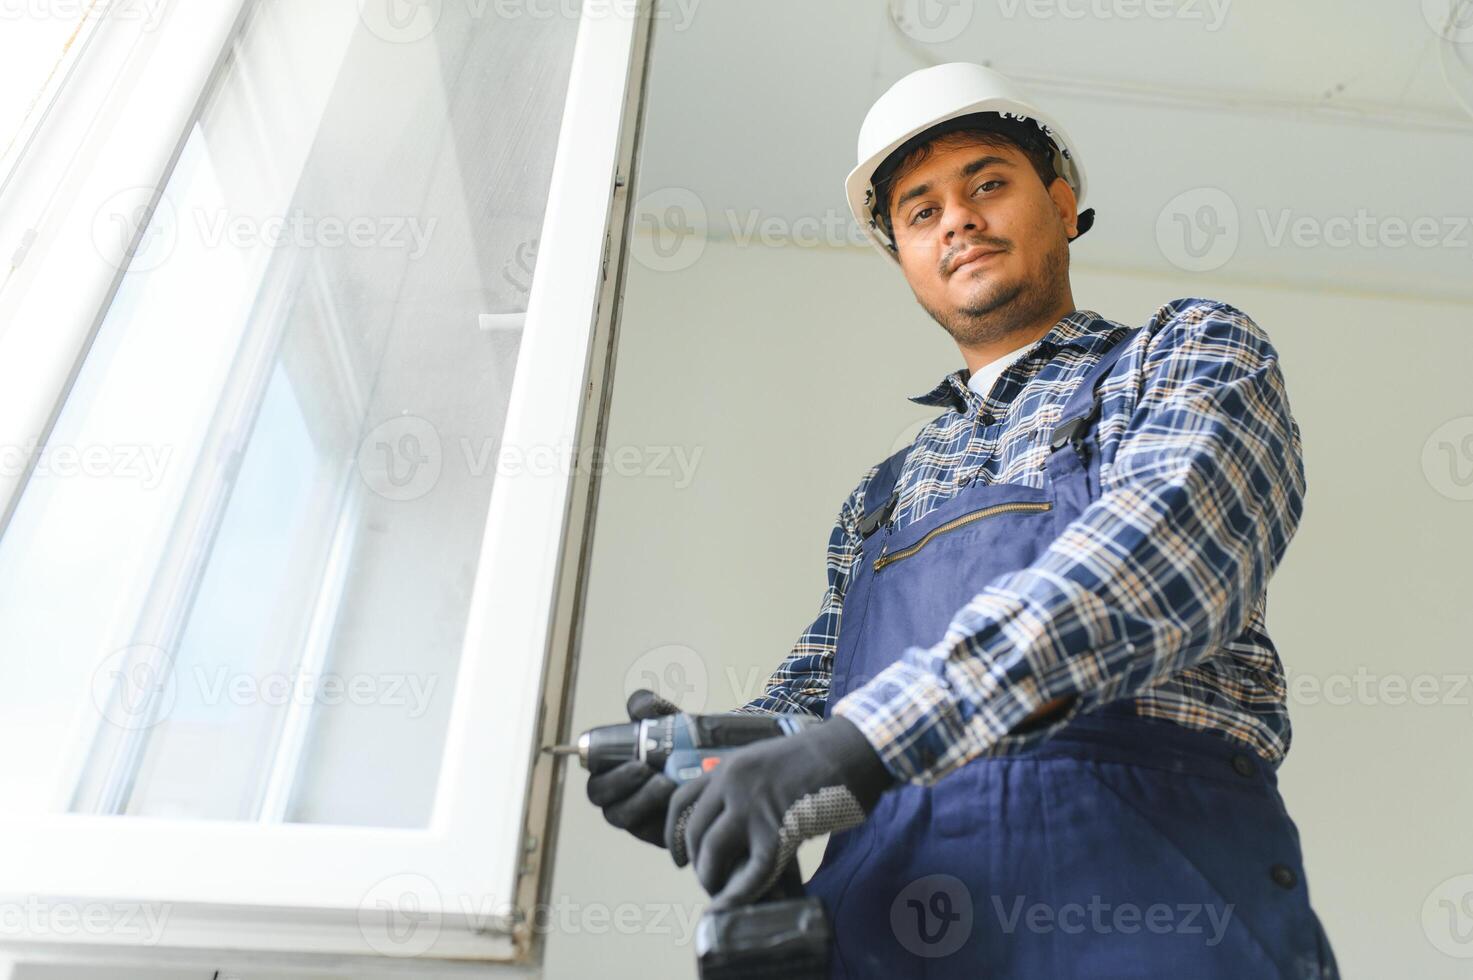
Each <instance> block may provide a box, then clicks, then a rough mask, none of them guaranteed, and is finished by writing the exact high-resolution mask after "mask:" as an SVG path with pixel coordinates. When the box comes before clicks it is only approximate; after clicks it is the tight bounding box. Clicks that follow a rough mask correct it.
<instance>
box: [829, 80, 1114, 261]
mask: <svg viewBox="0 0 1473 980" xmlns="http://www.w3.org/2000/svg"><path fill="white" fill-rule="evenodd" d="M977 112H995V113H998V114H999V115H1000V116H1002V117H1003V118H1004V119H1022V120H1028V121H1031V122H1033V123H1034V124H1035V125H1037V126H1038V128H1039V129H1040V130H1041V131H1042V133H1043V135H1044V136H1045V137H1046V138H1047V139H1048V140H1049V142H1050V143H1051V144H1052V147H1053V159H1054V172H1055V173H1057V174H1058V175H1059V176H1060V177H1063V178H1064V179H1065V180H1066V181H1068V182H1069V186H1070V187H1072V188H1073V189H1074V196H1075V198H1076V199H1077V201H1078V203H1079V204H1081V205H1082V204H1083V203H1084V190H1085V181H1084V166H1083V165H1082V164H1081V163H1080V162H1079V155H1078V153H1076V152H1075V146H1074V143H1073V141H1072V140H1070V139H1069V136H1068V134H1066V133H1065V132H1064V129H1063V127H1062V126H1060V125H1059V124H1058V122H1057V121H1056V120H1055V119H1054V118H1053V117H1052V116H1050V115H1049V114H1048V113H1046V112H1043V111H1041V110H1039V109H1038V108H1036V107H1035V106H1034V105H1033V103H1032V102H1031V101H1030V100H1029V99H1028V98H1027V96H1026V95H1024V94H1023V92H1022V90H1021V89H1019V88H1018V86H1017V85H1016V84H1014V83H1013V82H1012V81H1011V80H1010V79H1008V78H1006V77H1005V76H1003V75H1000V74H998V73H997V72H995V71H993V70H992V69H991V68H986V67H984V66H982V65H974V64H971V63H970V62H965V61H954V62H951V63H949V64H944V65H934V66H932V67H930V68H922V69H920V70H918V71H913V72H911V73H910V74H909V75H906V76H905V77H904V78H902V79H900V80H899V81H898V82H896V83H895V84H894V85H891V86H890V88H889V89H888V90H887V91H886V92H885V94H884V95H882V96H880V97H879V98H878V99H876V100H875V104H874V105H872V106H870V110H869V112H868V113H867V114H866V115H865V117H864V123H863V125H861V126H860V127H859V163H858V165H856V166H855V168H854V169H853V170H851V171H849V176H848V177H846V178H845V180H844V194H845V196H846V197H847V198H848V199H849V209H850V210H851V211H852V212H853V213H854V218H855V220H857V221H858V222H859V226H860V227H861V228H863V229H864V233H865V235H866V236H867V237H868V238H869V240H870V241H871V242H873V243H874V245H875V247H876V248H878V249H879V250H880V251H881V252H884V253H885V254H886V255H887V256H889V257H890V258H891V259H892V260H893V261H895V262H896V263H897V264H899V262H900V257H899V255H897V254H896V252H895V248H894V243H893V242H891V240H890V236H889V235H887V234H886V233H885V230H884V228H882V227H881V226H880V223H879V221H878V220H877V219H876V218H875V215H874V212H873V211H872V210H871V209H872V208H873V207H874V205H875V204H876V203H877V202H876V201H875V188H874V184H873V182H872V179H873V177H874V174H875V171H876V170H877V169H878V168H879V167H880V165H881V164H882V163H884V162H885V161H886V160H887V159H888V158H889V156H890V155H891V154H892V153H894V152H895V150H897V149H898V148H899V147H900V146H901V145H902V144H904V143H905V142H906V141H907V140H909V139H911V137H913V136H916V135H918V134H920V133H924V132H925V131H927V130H928V129H931V128H932V127H933V126H936V125H938V124H939V123H944V122H946V121H948V120H951V119H955V118H957V117H958V116H967V115H971V114H972V113H977ZM894 162H898V161H894ZM1092 224H1094V209H1093V208H1090V209H1089V210H1086V211H1081V212H1080V213H1079V216H1078V234H1076V235H1075V236H1074V237H1075V238H1078V237H1079V235H1083V234H1084V233H1085V232H1086V231H1088V230H1089V228H1090V226H1091V225H1092Z"/></svg>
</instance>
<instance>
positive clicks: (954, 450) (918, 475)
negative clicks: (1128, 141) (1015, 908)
mask: <svg viewBox="0 0 1473 980" xmlns="http://www.w3.org/2000/svg"><path fill="white" fill-rule="evenodd" d="M1127 332H1128V328H1127V327H1124V326H1122V325H1121V324H1118V323H1114V322H1112V321H1110V320H1106V319H1104V318H1102V317H1101V316H1100V315H1099V314H1097V313H1094V312H1092V311H1090V310H1075V311H1074V312H1072V313H1070V314H1069V315H1068V316H1066V317H1064V318H1063V319H1062V320H1060V321H1059V322H1058V323H1056V324H1055V325H1054V326H1053V327H1052V328H1051V329H1050V330H1049V332H1048V333H1047V334H1046V335H1045V336H1044V337H1043V340H1042V342H1041V343H1040V344H1039V345H1038V346H1037V347H1035V348H1034V349H1033V350H1031V351H1030V352H1029V353H1028V354H1026V355H1025V356H1024V357H1022V358H1021V359H1020V360H1018V361H1017V362H1015V363H1014V364H1012V365H1011V366H1010V367H1008V369H1007V370H1006V371H1004V372H1003V374H1002V376H1001V377H999V378H998V380H997V381H996V382H995V383H994V385H993V388H992V391H990V392H989V393H987V394H985V395H983V394H979V393H978V392H976V391H974V390H972V389H971V388H969V387H967V378H968V374H969V372H968V369H966V368H962V369H960V370H957V371H954V372H952V373H950V374H948V375H946V376H945V377H944V378H942V379H941V381H940V383H938V384H937V385H936V387H935V388H933V389H931V390H930V391H928V392H926V393H925V394H923V395H916V396H913V397H912V398H911V401H914V402H918V403H920V404H922V405H931V406H935V407H938V408H944V409H945V411H944V412H943V413H942V414H941V415H938V416H937V417H936V418H935V419H933V420H932V421H931V422H930V423H928V424H927V425H926V427H925V428H924V429H922V430H921V432H920V434H919V435H917V436H916V439H915V442H914V444H913V445H912V448H911V451H910V453H909V455H908V457H907V459H906V462H905V466H904V468H903V469H902V471H901V473H900V476H899V480H898V483H897V488H898V489H899V491H900V495H899V499H898V502H897V504H896V508H895V513H894V515H893V520H894V522H895V526H896V527H904V526H905V525H907V524H910V523H912V522H914V521H916V520H919V519H920V518H922V517H923V516H925V514H926V513H928V512H929V511H930V510H932V509H933V508H935V507H936V506H937V505H938V504H940V503H941V502H943V501H945V500H946V499H948V498H950V497H951V496H953V495H954V494H956V493H957V491H958V489H959V484H960V483H961V481H963V480H965V479H968V478H970V479H974V480H981V481H984V482H986V483H1016V484H1024V485H1027V486H1030V487H1037V488H1042V487H1043V486H1044V472H1043V464H1044V461H1045V459H1046V458H1047V457H1048V454H1049V436H1050V433H1051V430H1052V428H1053V426H1054V424H1055V423H1057V422H1058V421H1059V419H1060V416H1061V413H1062V411H1063V408H1064V404H1065V402H1066V401H1067V400H1068V398H1069V395H1070V394H1071V393H1072V392H1073V390H1074V389H1075V388H1076V387H1077V386H1078V384H1079V382H1080V380H1081V379H1082V377H1083V376H1084V375H1085V374H1087V373H1088V372H1089V370H1090V368H1091V366H1093V365H1094V364H1095V362H1096V361H1097V360H1098V359H1099V354H1098V351H1100V350H1102V349H1104V348H1105V347H1106V346H1108V345H1102V344H1101V343H1100V335H1105V334H1108V335H1109V337H1108V340H1109V341H1110V342H1111V343H1113V342H1114V341H1116V340H1119V338H1120V337H1122V336H1123V335H1124V334H1125V333H1127ZM1129 343H1130V346H1129V347H1128V348H1127V349H1125V351H1124V353H1123V354H1122V356H1121V359H1120V361H1119V362H1118V363H1117V364H1116V365H1115V368H1114V370H1113V371H1112V372H1111V374H1110V375H1109V376H1108V377H1107V378H1105V379H1104V381H1103V382H1102V384H1101V385H1100V389H1099V390H1100V394H1101V399H1102V402H1101V404H1102V407H1101V416H1100V422H1099V440H1100V485H1101V493H1100V496H1099V498H1098V499H1096V500H1095V501H1093V502H1092V503H1091V504H1090V505H1089V506H1088V507H1087V508H1086V509H1085V510H1084V511H1083V512H1082V513H1081V514H1080V515H1079V517H1078V518H1076V519H1075V521H1074V522H1073V523H1072V524H1071V525H1070V526H1069V528H1068V529H1067V530H1066V531H1065V533H1063V534H1061V535H1060V536H1059V537H1058V538H1056V539H1055V540H1054V541H1053V543H1052V544H1051V545H1050V546H1049V547H1048V549H1047V550H1046V551H1045V552H1044V553H1043V554H1042V555H1041V556H1040V557H1039V559H1038V560H1037V561H1036V562H1035V563H1034V564H1032V565H1031V566H1029V567H1027V568H1022V569H1019V570H1017V571H1015V572H1011V573H1008V574H1005V575H1002V576H1000V577H998V578H997V579H995V580H994V581H992V582H989V583H986V584H985V585H984V586H981V587H980V590H979V591H978V593H977V595H976V596H975V597H974V598H973V599H972V600H971V601H970V602H968V603H967V604H966V605H965V606H963V607H962V608H961V609H958V610H957V611H956V614H955V616H953V618H952V620H951V625H950V627H949V628H948V629H947V631H946V635H945V637H944V638H943V639H942V640H941V641H940V642H939V643H937V644H936V645H934V646H929V647H926V646H912V647H909V648H907V649H905V650H904V651H900V655H899V657H898V659H897V660H896V661H895V662H894V663H893V664H891V665H890V666H889V667H887V668H885V669H884V670H883V671H881V672H880V673H879V674H878V675H876V676H875V677H874V678H872V679H871V680H870V681H869V682H868V683H866V684H864V685H863V686H862V687H859V688H856V689H854V690H853V691H851V692H849V693H848V694H847V695H846V696H845V697H843V698H842V699H840V700H839V701H838V703H836V704H835V705H834V706H833V711H832V713H833V714H835V715H840V716H842V717H845V718H848V719H849V720H851V721H852V722H854V723H855V724H856V725H858V726H859V728H860V729H861V730H862V731H863V732H864V733H865V735H866V736H867V737H868V738H869V740H870V742H871V744H873V745H874V746H875V748H876V750H877V751H878V752H879V753H880V756H881V758H882V759H883V760H884V762H885V765H886V766H887V768H889V770H890V771H891V772H892V773H893V774H894V775H895V776H896V777H897V778H898V779H901V780H905V781H909V782H912V783H916V784H918V785H930V784H932V783H934V782H935V781H936V780H938V779H940V778H941V777H942V776H944V775H946V774H947V773H949V772H951V771H952V770H954V769H956V768H958V767H959V766H961V765H963V764H965V763H966V762H968V761H969V760H971V759H973V758H975V757H977V756H979V755H982V754H984V753H991V754H994V755H1005V754H1010V753H1013V752H1017V751H1022V750H1024V749H1026V748H1029V747H1031V746H1033V745H1036V744H1037V743H1038V742H1039V741H1041V740H1042V739H1045V738H1047V737H1048V735H1050V734H1052V733H1053V732H1054V731H1056V730H1057V729H1058V728H1059V727H1060V726H1062V725H1064V724H1066V723H1067V722H1068V721H1069V720H1070V719H1072V718H1073V717H1074V716H1075V715H1076V714H1078V713H1079V712H1081V711H1088V710H1090V709H1091V708H1094V707H1098V706H1099V705H1100V704H1103V703H1105V702H1107V701H1115V700H1117V699H1127V698H1128V699H1130V700H1131V701H1133V703H1134V706H1135V710H1136V712H1137V713H1138V714H1140V715H1146V716H1150V717H1153V718H1164V719H1168V720H1170V721H1173V722H1177V723H1179V724H1182V725H1185V726H1187V727H1189V728H1193V729H1200V730H1205V731H1209V732H1213V733H1216V734H1219V735H1222V736H1225V737H1227V738H1231V739H1237V740H1239V741H1240V742H1242V743H1244V744H1246V745H1247V746H1249V747H1251V748H1252V749H1253V750H1254V751H1256V752H1257V753H1258V754H1259V755H1260V756H1262V757H1263V758H1264V759H1266V760H1268V761H1269V762H1270V763H1271V764H1272V765H1274V766H1277V765H1278V763H1279V762H1280V761H1282V759H1283V757H1284V755H1285V753H1286V752H1287V751H1288V748H1289V740H1290V726H1289V715H1288V710H1287V706H1286V703H1285V681H1284V671H1283V665H1282V663H1280V661H1279V656H1278V652H1277V651H1276V650H1275V648H1274V645H1273V642H1272V641H1271V640H1270V639H1269V637H1268V633H1267V631H1266V629H1265V625H1264V612H1265V600H1266V589H1267V586H1268V581H1269V577H1270V576H1271V575H1272V574H1273V571H1274V569H1275V568H1276V567H1277V565H1278V563H1279V561H1280V560H1281V559H1282V558H1283V556H1284V552H1285V549H1286V548H1287V547H1288V544H1289V540H1290V538H1292V537H1293V535H1294V532H1295V529H1296V528H1297V527H1298V524H1299V518H1300V514H1301V512H1302V510H1303V499H1304V489H1305V484H1304V466H1303V462H1302V459H1301V455H1300V439H1299V425H1298V423H1297V422H1296V421H1295V420H1294V417H1293V415H1292V414H1291V413H1290V410H1289V402H1288V398H1287V396H1286V394H1285V390H1284V379H1283V376H1282V374H1281V373H1280V371H1279V358H1278V353H1277V352H1276V351H1275V350H1274V347H1273V345H1272V344H1270V343H1269V340H1268V337H1267V335H1266V334H1265V333H1264V331H1263V329H1262V328H1260V327H1259V326H1258V325H1257V324H1256V323H1254V322H1253V320H1252V319H1250V318H1249V317H1248V316H1247V314H1245V313H1243V312H1241V311H1239V310H1237V309H1235V308H1233V307H1232V306H1229V305H1227V304H1225V303H1219V302H1215V301H1211V300H1204V299H1178V300H1173V301H1172V302H1170V303H1167V304H1165V305H1164V306H1162V307H1161V308H1160V309H1159V310H1157V311H1156V313H1155V314H1154V315H1153V316H1152V317H1151V319H1150V322H1149V323H1148V324H1147V325H1146V328H1145V329H1144V330H1141V331H1140V332H1139V333H1138V334H1137V335H1136V336H1135V337H1134V338H1132V340H1131V341H1130V342H1129ZM979 415H980V421H981V422H982V423H983V424H982V425H978V424H976V423H977V422H978V420H979ZM878 469H879V467H878V464H877V465H876V466H873V467H871V468H870V469H869V471H868V472H867V473H866V474H865V475H864V477H863V479H861V480H860V481H859V485H858V486H856V487H855V488H854V491H853V492H852V493H850V494H849V496H848V497H847V498H846V499H845V500H844V502H843V504H842V505H841V507H840V508H839V513H838V518H837V520H836V521H835V523H834V527H833V530H832V532H831V533H830V535H829V544H828V585H827V588H826V589H825V590H824V594H823V600H822V602H821V604H820V607H819V613H818V618H817V619H815V620H814V621H813V624H812V625H811V626H809V627H808V628H807V629H806V630H804V631H803V634H802V635H801V636H800V637H798V641H797V643H796V644H795V645H794V647H793V649H792V652H791V653H790V654H789V655H788V657H787V658H786V659H785V660H784V661H783V662H782V664H780V665H779V666H778V668H777V669H776V671H775V672H774V673H773V674H772V676H771V678H770V679H769V681H768V682H767V686H766V691H765V693H763V694H762V695H761V696H760V697H757V698H754V699H753V700H752V701H750V702H748V703H747V704H745V705H743V706H742V707H740V708H738V709H736V710H738V711H755V712H806V713H808V714H812V715H819V716H821V715H822V713H823V708H824V704H825V701H826V699H827V697H828V694H829V682H830V678H831V676H832V672H833V661H834V650H835V645H836V643H837V640H838V635H839V623H840V618H841V615H842V613H843V608H844V591H845V585H846V583H847V582H848V579H849V572H850V569H851V568H852V567H853V565H854V562H855V559H856V558H857V556H858V555H859V552H860V540H861V539H860V535H859V532H858V530H857V527H856V525H857V522H858V520H859V518H860V516H861V511H862V506H863V501H864V493H865V488H866V486H867V484H868V483H869V481H870V479H871V478H873V477H874V475H875V473H876V471H877V470H878ZM1101 637H1104V638H1106V639H1104V640H1103V641H1101V640H1100V638H1101ZM1059 697H1073V698H1074V699H1075V700H1074V701H1073V703H1072V704H1071V706H1070V707H1069V709H1068V710H1067V711H1066V712H1065V713H1063V714H1061V715H1058V716H1053V717H1051V718H1050V720H1049V721H1047V722H1045V723H1044V724H1043V725H1041V726H1040V727H1039V728H1037V729H1036V730H1032V731H1029V732H1028V733H1026V734H1024V733H1018V732H1014V731H1013V729H1014V728H1016V727H1017V726H1018V725H1019V723H1021V722H1022V721H1023V720H1024V719H1025V718H1026V717H1027V716H1028V715H1030V714H1031V713H1032V712H1034V711H1035V710H1037V709H1038V708H1039V707H1040V706H1041V705H1043V704H1044V703H1045V702H1047V701H1050V700H1052V699H1054V698H1059Z"/></svg>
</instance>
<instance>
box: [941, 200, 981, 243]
mask: <svg viewBox="0 0 1473 980" xmlns="http://www.w3.org/2000/svg"><path fill="white" fill-rule="evenodd" d="M986 230H987V218H986V216H985V215H983V213H982V211H981V209H980V208H978V207H976V206H975V205H973V204H972V202H970V201H968V200H967V199H966V198H964V197H960V198H957V199H956V200H955V201H950V202H948V203H947V205H946V210H945V211H944V212H943V213H942V215H941V237H942V241H943V243H944V244H945V246H946V248H947V249H948V250H950V249H952V248H957V247H961V246H963V245H965V244H966V243H968V242H970V241H971V240H972V239H973V238H974V237H975V236H976V234H977V232H979V231H986Z"/></svg>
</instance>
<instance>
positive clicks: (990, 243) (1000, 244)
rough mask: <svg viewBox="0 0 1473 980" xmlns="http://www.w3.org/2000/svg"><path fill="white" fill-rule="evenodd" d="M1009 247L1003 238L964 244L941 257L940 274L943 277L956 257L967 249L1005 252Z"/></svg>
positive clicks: (985, 239)
mask: <svg viewBox="0 0 1473 980" xmlns="http://www.w3.org/2000/svg"><path fill="white" fill-rule="evenodd" d="M1009 245H1010V243H1009V242H1008V241H1007V240H1006V239H1003V238H982V239H978V240H977V241H975V242H966V243H964V244H962V245H958V246H957V247H956V248H954V249H952V250H951V251H949V252H947V253H946V254H945V255H943V256H942V257H941V273H942V274H943V275H944V274H945V273H946V271H947V270H948V269H950V268H951V264H952V262H954V261H955V260H956V257H957V256H958V255H960V254H962V253H963V252H965V251H967V250H968V249H973V248H977V247H978V246H981V247H982V248H987V249H995V250H997V251H999V252H1006V251H1007V250H1008V248H1009Z"/></svg>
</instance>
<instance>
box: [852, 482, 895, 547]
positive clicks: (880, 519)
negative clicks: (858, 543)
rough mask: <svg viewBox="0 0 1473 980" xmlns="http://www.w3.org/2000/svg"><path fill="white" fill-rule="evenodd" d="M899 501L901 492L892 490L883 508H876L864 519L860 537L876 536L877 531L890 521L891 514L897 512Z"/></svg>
mask: <svg viewBox="0 0 1473 980" xmlns="http://www.w3.org/2000/svg"><path fill="white" fill-rule="evenodd" d="M899 499H900V491H899V490H892V491H891V492H890V497H889V499H887V500H886V501H885V503H884V504H883V505H882V506H880V507H876V508H875V509H874V510H872V511H870V512H869V513H868V514H866V515H864V517H863V518H862V519H861V520H860V522H859V536H860V537H862V538H867V537H869V536H870V535H871V534H874V533H875V531H876V529H878V528H879V526H880V525H881V524H882V523H884V522H885V521H886V520H888V519H889V517H890V514H891V513H892V512H893V511H894V510H895V504H896V502H897V501H898V500H899Z"/></svg>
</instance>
